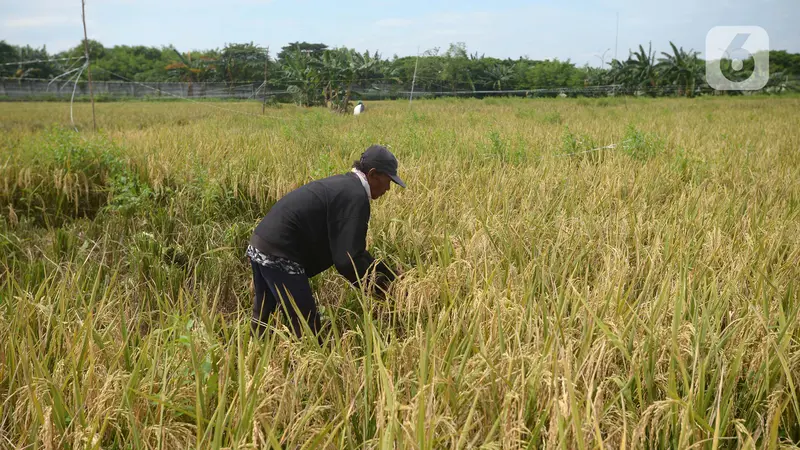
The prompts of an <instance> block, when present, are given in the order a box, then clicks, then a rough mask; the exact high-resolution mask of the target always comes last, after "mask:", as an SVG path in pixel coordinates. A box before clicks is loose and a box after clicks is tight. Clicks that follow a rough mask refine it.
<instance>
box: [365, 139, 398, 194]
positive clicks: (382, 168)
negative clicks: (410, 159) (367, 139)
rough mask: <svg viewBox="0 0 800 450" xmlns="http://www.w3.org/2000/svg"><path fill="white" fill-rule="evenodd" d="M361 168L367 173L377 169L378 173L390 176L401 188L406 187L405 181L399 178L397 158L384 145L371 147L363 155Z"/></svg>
mask: <svg viewBox="0 0 800 450" xmlns="http://www.w3.org/2000/svg"><path fill="white" fill-rule="evenodd" d="M360 162H361V167H363V168H364V170H365V171H369V170H370V169H375V170H377V171H378V172H381V173H385V174H386V175H389V178H391V179H392V181H394V182H395V183H397V184H398V185H400V187H403V188H404V187H406V184H405V183H404V182H403V180H401V179H400V177H399V176H397V158H395V157H394V155H393V154H392V152H390V151H389V149H387V148H386V147H384V146H382V145H371V146H370V147H369V148H368V149H366V150H365V151H364V153H362V154H361V160H360Z"/></svg>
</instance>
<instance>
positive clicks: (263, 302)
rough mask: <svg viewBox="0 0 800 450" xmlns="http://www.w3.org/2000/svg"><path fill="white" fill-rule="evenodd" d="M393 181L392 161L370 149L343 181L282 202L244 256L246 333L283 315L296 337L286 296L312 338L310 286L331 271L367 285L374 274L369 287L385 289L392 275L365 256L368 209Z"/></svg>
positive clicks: (297, 326) (319, 183)
mask: <svg viewBox="0 0 800 450" xmlns="http://www.w3.org/2000/svg"><path fill="white" fill-rule="evenodd" d="M392 181H393V182H395V183H397V184H398V185H400V186H401V187H406V185H405V183H404V182H403V180H401V179H400V177H399V176H397V159H396V158H395V157H394V155H393V154H392V153H391V152H390V151H389V150H387V149H386V147H383V146H379V145H373V146H371V147H369V148H368V149H367V150H366V151H365V152H364V153H362V154H361V158H360V159H359V160H358V161H356V162H355V163H353V168H352V170H351V171H350V172H349V173H346V174H340V175H334V176H331V177H328V178H325V179H322V180H316V181H312V182H311V183H309V184H306V185H304V186H301V187H299V188H297V189H295V190H294V191H292V192H290V193H288V194H286V196H284V197H283V198H281V199H280V200H279V201H278V202H277V203H275V205H274V206H273V207H272V209H270V211H269V212H268V213H267V215H266V216H265V217H264V218H263V219H262V220H261V222H260V223H259V224H258V226H257V227H256V229H255V231H254V232H253V235H252V236H251V238H250V245H249V246H248V247H247V256H248V257H249V259H250V263H251V265H252V267H253V285H254V288H255V300H254V303H253V319H252V328H253V330H254V331H255V332H256V334H257V335H259V336H260V335H261V334H262V333H263V332H264V330H265V329H266V326H267V323H268V322H269V318H270V316H271V315H272V313H273V312H274V311H275V310H276V309H277V308H279V304H281V309H283V308H286V311H287V312H288V316H289V319H290V322H291V326H292V328H293V330H294V332H295V334H296V335H300V334H301V333H302V325H301V323H300V320H299V317H298V315H297V313H296V312H295V310H294V307H293V306H292V304H291V302H289V301H288V300H289V298H290V297H289V296H291V299H292V300H293V301H294V303H295V305H296V306H297V309H298V310H299V312H300V314H301V316H302V317H303V318H304V319H305V320H306V321H307V322H308V325H309V327H310V328H311V330H312V331H313V332H314V333H315V334H316V333H318V331H319V328H320V322H319V316H318V314H317V306H316V304H315V301H314V297H313V294H312V292H311V285H310V284H309V282H308V280H309V278H311V277H313V276H314V275H316V274H318V273H320V272H322V271H324V270H326V269H328V268H329V267H331V265H334V266H336V270H337V271H338V272H339V273H340V274H341V275H342V276H344V277H345V278H347V280H348V281H350V283H352V284H354V285H357V284H358V283H359V281H360V282H362V283H364V285H367V283H368V280H367V279H366V278H367V275H368V274H369V273H372V271H373V269H374V270H375V273H376V274H377V276H376V278H375V279H374V280H372V281H373V282H374V284H375V286H376V287H378V288H380V289H385V288H386V287H388V284H389V283H390V282H391V281H393V280H394V278H395V274H394V273H393V272H392V271H391V270H390V269H389V267H388V266H386V264H384V263H382V262H380V263H377V264H376V263H375V259H374V258H373V257H372V255H370V253H369V252H368V251H367V249H366V238H367V227H368V223H369V215H370V201H371V200H375V199H378V198H380V197H381V196H382V195H383V194H385V193H386V192H387V191H388V190H389V187H390V184H391V182H392Z"/></svg>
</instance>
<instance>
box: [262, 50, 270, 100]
mask: <svg viewBox="0 0 800 450" xmlns="http://www.w3.org/2000/svg"><path fill="white" fill-rule="evenodd" d="M264 56H265V57H264V94H263V97H264V103H263V104H262V105H261V114H266V112H267V70H268V69H267V67H268V66H269V47H267V51H266V54H265V55H264Z"/></svg>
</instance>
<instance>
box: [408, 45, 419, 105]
mask: <svg viewBox="0 0 800 450" xmlns="http://www.w3.org/2000/svg"><path fill="white" fill-rule="evenodd" d="M418 65H419V47H417V61H416V62H415V63H414V77H413V78H412V79H411V95H409V96H408V106H411V100H413V99H414V84H415V83H416V82H417V66H418Z"/></svg>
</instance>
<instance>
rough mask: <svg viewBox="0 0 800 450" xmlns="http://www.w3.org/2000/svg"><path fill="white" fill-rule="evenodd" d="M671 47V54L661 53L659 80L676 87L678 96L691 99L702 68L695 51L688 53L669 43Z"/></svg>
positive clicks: (658, 65)
mask: <svg viewBox="0 0 800 450" xmlns="http://www.w3.org/2000/svg"><path fill="white" fill-rule="evenodd" d="M669 45H670V46H671V47H672V54H671V55H670V54H669V53H666V52H661V54H662V55H664V57H663V58H659V60H658V64H657V69H658V70H659V74H660V76H661V78H662V79H663V80H664V81H665V82H667V83H669V84H672V85H675V86H678V95H686V96H687V97H691V96H692V95H694V91H695V87H696V85H697V80H698V79H699V78H701V77H702V73H703V70H702V67H701V65H700V60H699V59H698V57H697V55H698V54H699V53H698V52H696V51H693V50H690V51H688V52H686V51H684V50H683V47H681V48H680V49H679V48H678V47H676V46H675V44H673V43H672V42H670V43H669Z"/></svg>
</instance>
